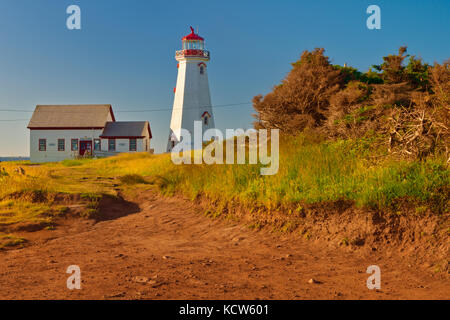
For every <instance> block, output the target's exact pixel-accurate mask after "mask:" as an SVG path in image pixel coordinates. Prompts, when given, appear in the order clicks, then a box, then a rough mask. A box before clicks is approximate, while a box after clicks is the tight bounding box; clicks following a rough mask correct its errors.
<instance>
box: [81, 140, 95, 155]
mask: <svg viewBox="0 0 450 320" xmlns="http://www.w3.org/2000/svg"><path fill="white" fill-rule="evenodd" d="M86 152H88V153H90V154H92V140H82V141H80V156H84V155H85V153H86Z"/></svg>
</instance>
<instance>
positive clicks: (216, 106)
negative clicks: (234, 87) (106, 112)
mask: <svg viewBox="0 0 450 320" xmlns="http://www.w3.org/2000/svg"><path fill="white" fill-rule="evenodd" d="M249 104H252V102H240V103H232V104H222V105H215V106H208V107H211V108H227V107H235V106H241V105H249ZM197 108H198V107H192V108H188V107H186V108H172V107H167V108H160V109H142V110H117V111H114V113H137V112H158V111H171V110H181V109H184V110H186V109H197ZM0 112H25V113H28V112H29V113H31V112H34V110H20V109H19V110H17V109H0ZM52 112H53V111H52ZM59 112H66V113H72V112H71V111H59Z"/></svg>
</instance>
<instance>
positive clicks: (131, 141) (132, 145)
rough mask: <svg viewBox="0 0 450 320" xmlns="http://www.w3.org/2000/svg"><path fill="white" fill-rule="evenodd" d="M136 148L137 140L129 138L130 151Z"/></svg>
mask: <svg viewBox="0 0 450 320" xmlns="http://www.w3.org/2000/svg"><path fill="white" fill-rule="evenodd" d="M136 150H137V141H136V139H134V138H133V139H130V151H136Z"/></svg>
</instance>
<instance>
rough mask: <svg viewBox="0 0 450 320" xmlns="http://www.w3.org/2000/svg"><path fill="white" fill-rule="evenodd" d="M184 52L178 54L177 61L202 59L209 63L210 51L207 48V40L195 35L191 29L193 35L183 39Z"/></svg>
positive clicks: (179, 51) (180, 51)
mask: <svg viewBox="0 0 450 320" xmlns="http://www.w3.org/2000/svg"><path fill="white" fill-rule="evenodd" d="M181 40H182V50H178V51H177V52H176V59H177V60H182V59H189V58H196V59H198V58H200V59H204V60H205V61H209V51H208V50H206V48H205V39H203V38H202V37H200V36H199V35H198V34H196V33H195V31H194V28H192V27H191V33H190V34H188V35H187V36H185V37H183V38H182V39H181Z"/></svg>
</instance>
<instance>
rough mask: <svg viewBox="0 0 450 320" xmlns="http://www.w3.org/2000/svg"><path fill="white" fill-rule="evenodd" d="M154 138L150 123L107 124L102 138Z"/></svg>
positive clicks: (123, 122)
mask: <svg viewBox="0 0 450 320" xmlns="http://www.w3.org/2000/svg"><path fill="white" fill-rule="evenodd" d="M147 133H148V135H149V137H150V138H151V137H152V131H151V130H150V123H149V122H148V121H117V122H108V123H106V126H105V129H104V130H103V133H102V134H101V136H100V137H101V138H117V139H120V138H144V137H146V136H147Z"/></svg>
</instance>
